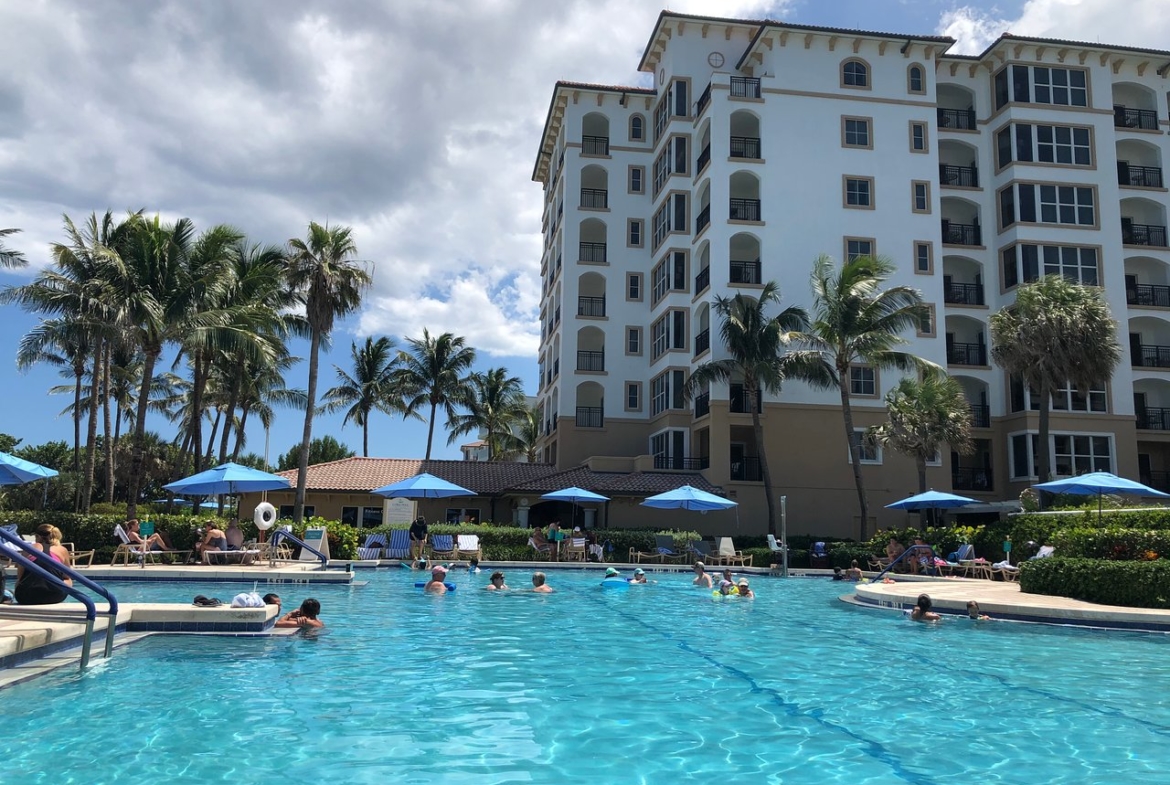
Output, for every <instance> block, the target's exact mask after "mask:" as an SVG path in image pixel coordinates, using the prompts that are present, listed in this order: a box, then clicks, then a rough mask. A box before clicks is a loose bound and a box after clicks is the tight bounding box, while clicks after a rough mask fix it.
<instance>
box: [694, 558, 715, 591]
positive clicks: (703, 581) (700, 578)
mask: <svg viewBox="0 0 1170 785" xmlns="http://www.w3.org/2000/svg"><path fill="white" fill-rule="evenodd" d="M691 583H692V584H694V585H695V586H699V587H701V588H704V589H710V588H711V576H710V575H709V574H708V573H707V565H705V564H703V562H701V561H697V562H695V579H694V580H693V581H691Z"/></svg>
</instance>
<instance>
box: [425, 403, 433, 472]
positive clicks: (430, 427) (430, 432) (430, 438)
mask: <svg viewBox="0 0 1170 785" xmlns="http://www.w3.org/2000/svg"><path fill="white" fill-rule="evenodd" d="M434 438H435V402H434V401H431V420H430V422H429V423H427V458H426V459H427V460H428V461H429V460H430V459H431V442H432V441H434Z"/></svg>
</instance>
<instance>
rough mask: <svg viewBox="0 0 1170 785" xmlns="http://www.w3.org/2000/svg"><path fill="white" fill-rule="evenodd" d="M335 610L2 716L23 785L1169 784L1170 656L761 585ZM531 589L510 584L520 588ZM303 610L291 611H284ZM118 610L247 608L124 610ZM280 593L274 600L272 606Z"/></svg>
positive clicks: (104, 664) (574, 590)
mask: <svg viewBox="0 0 1170 785" xmlns="http://www.w3.org/2000/svg"><path fill="white" fill-rule="evenodd" d="M366 575H368V577H369V580H370V582H369V584H368V585H367V586H362V587H314V588H312V589H311V592H312V594H313V596H316V597H317V598H318V599H320V600H321V603H322V606H323V611H322V618H323V619H325V621H326V622H327V624H328V627H327V629H326V630H325V631H324V632H323V633H321V634H312V633H309V634H298V635H296V636H294V637H292V638H280V639H271V638H232V637H214V636H199V637H181V636H153V637H151V638H148V639H146V640H144V641H141V642H139V643H136V644H133V645H130V646H126V647H122V648H120V649H118V650H117V651H115V653H114V656H113V658H112V659H111V660H109V661H104V660H101V659H97V660H95V662H96V663H97V665H96V666H95V667H93V668H91V669H90V670H88V671H87V672H85V673H84V674H80V673H78V672H77V671H75V670H73V669H68V670H60V671H57V672H56V673H54V674H51V675H50V676H49V677H47V678H45V679H41V680H38V681H34V682H29V683H25V684H22V685H18V686H16V687H14V688H12V689H9V690H5V691H4V692H3V693H0V702H2V704H0V705H2V706H3V718H4V722H3V728H4V732H3V734H2V735H0V781H2V782H3V783H6V785H7V784H8V783H12V784H13V785H24V783H46V784H49V783H51V784H52V785H62V784H64V783H115V782H116V783H120V784H126V783H159V782H166V783H197V782H198V783H205V782H232V783H236V784H237V785H246V784H247V783H268V782H287V783H314V784H319V783H386V782H394V783H432V782H441V783H474V784H475V785H487V784H488V783H510V782H525V783H577V782H581V783H585V782H588V783H631V782H634V783H673V782H687V781H698V780H707V779H709V778H718V779H719V780H721V781H724V782H728V783H739V782H745V783H746V782H752V783H754V782H769V783H786V784H794V783H818V784H823V783H849V785H867V784H868V783H902V782H908V783H923V784H925V783H972V782H978V783H981V784H982V783H1023V782H1027V783H1121V782H1124V783H1165V782H1166V781H1167V779H1168V777H1170V775H1168V774H1167V772H1168V771H1170V743H1168V741H1170V738H1168V737H1170V704H1168V702H1166V701H1164V700H1162V697H1161V696H1165V695H1166V694H1167V690H1168V689H1170V666H1168V665H1167V664H1166V663H1167V658H1168V655H1170V648H1168V646H1170V638H1168V637H1166V636H1160V635H1143V634H1136V633H1116V632H1114V633H1101V632H1091V631H1081V630H1063V629H1055V628H1045V627H1039V626H1034V625H1022V624H1011V623H1006V622H999V623H996V622H984V623H981V624H975V623H972V622H969V621H966V620H959V619H948V620H946V621H944V622H943V623H941V624H938V625H924V624H916V623H913V622H910V621H908V620H906V619H904V618H903V617H901V616H900V615H898V614H895V613H891V612H879V611H873V610H863V609H857V608H853V607H851V606H847V605H845V604H844V603H841V602H838V601H837V600H836V597H837V596H838V595H839V594H841V593H842V592H843V591H844V589H843V587H842V586H841V584H833V583H832V582H830V581H822V580H813V579H790V580H781V579H768V578H756V579H754V580H753V586H754V587H755V588H756V590H757V592H758V595H759V596H758V598H757V599H756V600H754V601H748V600H732V601H720V602H716V601H713V600H712V598H711V594H710V592H709V591H705V590H699V589H696V588H693V587H691V586H690V585H689V579H688V578H687V577H686V576H684V575H679V576H673V575H662V576H656V577H658V580H659V581H660V583H659V584H657V585H651V586H644V587H632V588H630V589H628V590H624V591H623V590H616V591H613V590H603V589H601V588H600V587H599V586H598V581H599V579H600V576H599V575H597V574H587V575H584V574H577V573H574V574H560V573H557V572H552V573H550V575H549V582H550V583H551V584H553V585H554V586H555V587H556V588H557V593H556V594H552V595H534V594H532V593H524V594H521V593H519V592H513V593H511V594H503V595H497V594H495V593H493V592H485V591H481V590H479V589H480V588H481V587H482V586H484V585H486V584H487V575H488V574H487V573H481V574H479V575H475V576H470V575H466V574H459V573H454V574H453V576H452V580H453V581H454V582H455V583H457V584H458V585H459V589H458V590H457V591H455V592H453V593H451V594H448V595H446V596H442V597H434V596H425V595H423V594H422V593H421V591H420V590H419V589H416V588H415V587H414V585H413V584H414V581H415V580H416V579H417V577H418V574H417V573H413V574H412V573H408V572H406V571H404V570H391V571H386V570H383V571H379V572H377V573H376V574H363V577H365V576H366ZM529 575H530V573H525V572H510V573H509V577H508V581H509V584H510V585H511V586H513V587H525V586H528V585H530V584H529ZM306 588H307V587H303V586H301V587H289V586H285V587H279V588H278V589H277V590H278V591H279V592H280V593H281V594H282V596H283V597H284V600H285V606H286V608H288V607H291V606H293V605H295V604H296V602H298V601H299V600H300V599H301V598H302V597H303V596H305V594H307V593H308V592H307V591H306ZM114 589H115V593H116V594H117V595H118V596H119V598H120V599H122V600H123V601H133V600H135V599H138V600H145V599H167V600H176V599H179V600H189V599H190V598H191V597H192V596H194V594H205V595H207V596H218V597H220V598H221V599H224V600H226V599H228V598H230V597H231V596H232V595H233V594H235V593H236V592H238V591H240V590H241V587H240V586H239V585H225V586H214V585H208V584H197V585H181V584H162V585H153V584H140V585H134V586H120V585H115V586H114ZM263 590H264V589H262V591H263Z"/></svg>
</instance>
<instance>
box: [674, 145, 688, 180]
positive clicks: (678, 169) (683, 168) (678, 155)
mask: <svg viewBox="0 0 1170 785" xmlns="http://www.w3.org/2000/svg"><path fill="white" fill-rule="evenodd" d="M671 141H672V142H673V145H674V165H673V166H671V169H672V170H673V171H674V173H675V174H689V172H690V159H689V158H688V156H687V137H685V136H676V137H674V139H672V140H671Z"/></svg>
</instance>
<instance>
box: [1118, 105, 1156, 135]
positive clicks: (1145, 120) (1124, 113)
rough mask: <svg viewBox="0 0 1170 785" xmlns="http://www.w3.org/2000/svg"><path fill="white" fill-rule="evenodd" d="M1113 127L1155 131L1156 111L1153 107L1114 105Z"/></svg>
mask: <svg viewBox="0 0 1170 785" xmlns="http://www.w3.org/2000/svg"><path fill="white" fill-rule="evenodd" d="M1113 127H1114V128H1132V129H1135V130H1138V131H1157V130H1158V113H1157V112H1155V111H1154V110H1153V109H1130V108H1129V107H1127V106H1114V107H1113Z"/></svg>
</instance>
